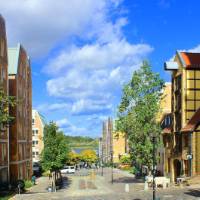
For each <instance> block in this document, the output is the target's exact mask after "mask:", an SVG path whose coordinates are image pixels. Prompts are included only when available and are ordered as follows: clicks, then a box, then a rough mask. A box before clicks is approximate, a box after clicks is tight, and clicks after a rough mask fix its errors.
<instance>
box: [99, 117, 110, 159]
mask: <svg viewBox="0 0 200 200" xmlns="http://www.w3.org/2000/svg"><path fill="white" fill-rule="evenodd" d="M112 134H113V121H112V119H111V118H108V120H106V121H104V122H103V127H102V153H101V155H102V160H103V162H104V163H109V162H111V158H112V156H111V154H112V152H113V140H112Z"/></svg>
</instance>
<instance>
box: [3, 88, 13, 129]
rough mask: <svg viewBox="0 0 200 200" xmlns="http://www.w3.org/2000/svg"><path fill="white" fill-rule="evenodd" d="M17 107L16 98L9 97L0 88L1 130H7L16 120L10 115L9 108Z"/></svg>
mask: <svg viewBox="0 0 200 200" xmlns="http://www.w3.org/2000/svg"><path fill="white" fill-rule="evenodd" d="M15 105H16V100H15V97H12V96H8V95H7V94H6V93H5V92H4V90H3V89H2V87H0V129H3V128H5V127H6V126H7V125H9V124H10V123H11V122H12V121H13V120H14V117H12V116H10V115H9V107H14V106H15Z"/></svg>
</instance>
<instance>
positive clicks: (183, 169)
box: [164, 51, 200, 181]
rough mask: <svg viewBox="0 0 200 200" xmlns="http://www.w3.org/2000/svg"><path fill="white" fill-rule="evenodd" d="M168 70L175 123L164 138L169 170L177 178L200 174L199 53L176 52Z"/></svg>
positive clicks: (173, 179)
mask: <svg viewBox="0 0 200 200" xmlns="http://www.w3.org/2000/svg"><path fill="white" fill-rule="evenodd" d="M165 70H170V71H171V78H172V104H171V106H172V107H171V109H172V114H171V119H172V126H171V129H168V130H166V133H165V137H164V144H165V149H166V154H165V157H166V158H165V159H166V160H167V166H166V170H167V173H168V174H169V175H170V177H171V180H172V181H176V180H177V177H180V176H188V177H191V176H195V175H200V126H199V124H200V53H192V52H180V51H177V52H176V55H175V57H174V59H173V61H170V62H166V63H165ZM167 132H168V133H167Z"/></svg>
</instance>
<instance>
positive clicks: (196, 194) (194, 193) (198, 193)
mask: <svg viewBox="0 0 200 200" xmlns="http://www.w3.org/2000/svg"><path fill="white" fill-rule="evenodd" d="M185 194H187V195H190V196H194V197H200V190H194V189H191V190H189V191H187V192H185Z"/></svg>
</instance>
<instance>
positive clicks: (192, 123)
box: [181, 108, 200, 132]
mask: <svg viewBox="0 0 200 200" xmlns="http://www.w3.org/2000/svg"><path fill="white" fill-rule="evenodd" d="M199 124H200V108H198V110H197V111H196V112H195V113H194V115H193V116H192V117H191V119H190V120H189V121H188V123H187V124H186V126H185V127H183V128H182V129H181V132H192V131H194V130H195V128H196V127H197V126H198V125H199Z"/></svg>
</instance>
